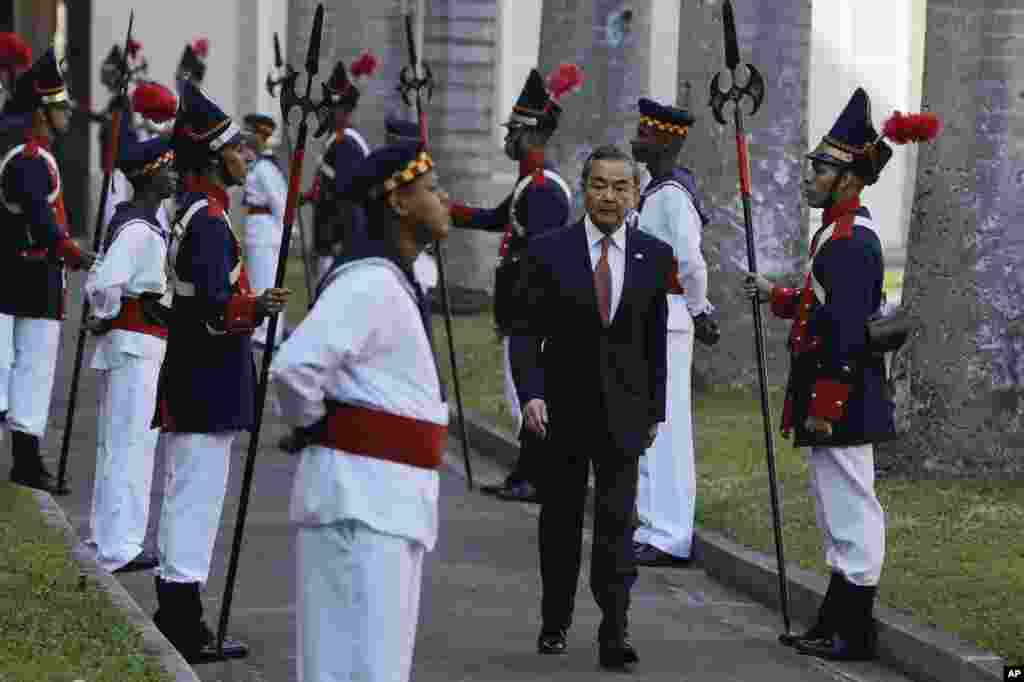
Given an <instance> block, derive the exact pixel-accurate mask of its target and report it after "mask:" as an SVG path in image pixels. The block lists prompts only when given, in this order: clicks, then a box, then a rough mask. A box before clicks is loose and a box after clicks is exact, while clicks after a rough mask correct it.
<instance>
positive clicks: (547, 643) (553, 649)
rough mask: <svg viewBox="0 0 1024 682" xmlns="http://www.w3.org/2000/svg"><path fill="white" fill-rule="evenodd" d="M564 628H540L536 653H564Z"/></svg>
mask: <svg viewBox="0 0 1024 682" xmlns="http://www.w3.org/2000/svg"><path fill="white" fill-rule="evenodd" d="M567 634H568V633H566V631H565V630H541V633H540V637H538V638H537V653H540V654H549V655H550V654H555V655H557V654H564V653H565V649H566V643H565V638H566V635H567Z"/></svg>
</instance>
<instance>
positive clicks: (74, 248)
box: [54, 237, 82, 270]
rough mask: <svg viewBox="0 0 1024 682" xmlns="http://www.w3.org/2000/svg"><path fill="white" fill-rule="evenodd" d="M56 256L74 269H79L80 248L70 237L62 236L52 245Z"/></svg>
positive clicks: (80, 261)
mask: <svg viewBox="0 0 1024 682" xmlns="http://www.w3.org/2000/svg"><path fill="white" fill-rule="evenodd" d="M54 252H56V254H57V257H58V258H61V259H62V260H63V261H64V262H65V263H67V264H68V265H69V266H70V267H72V268H74V269H75V270H79V269H81V267H82V249H81V248H79V246H78V244H76V243H75V240H73V239H71V237H64V238H63V239H61V240H60V241H58V242H57V244H56V246H55V247H54Z"/></svg>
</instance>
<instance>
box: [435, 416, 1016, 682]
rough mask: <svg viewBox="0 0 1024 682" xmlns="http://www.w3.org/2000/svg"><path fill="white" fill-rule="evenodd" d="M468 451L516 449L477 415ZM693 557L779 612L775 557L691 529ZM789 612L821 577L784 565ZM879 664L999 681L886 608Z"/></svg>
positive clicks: (978, 662)
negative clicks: (470, 449)
mask: <svg viewBox="0 0 1024 682" xmlns="http://www.w3.org/2000/svg"><path fill="white" fill-rule="evenodd" d="M458 423H459V420H458V414H456V413H455V411H454V410H453V411H452V413H451V422H450V425H449V428H450V431H451V436H452V438H453V439H455V440H456V441H457V439H458V438H459V429H458ZM466 432H467V435H468V437H469V440H470V444H471V447H472V448H473V449H474V450H476V451H478V452H481V453H486V454H487V456H488V457H489V458H491V459H493V460H494V461H496V462H498V463H499V464H501V465H502V466H504V467H506V468H508V469H511V468H512V467H513V466H514V465H515V461H516V457H517V453H518V450H519V446H518V445H517V444H516V442H515V440H514V438H513V437H512V436H511V435H509V434H507V433H505V432H503V431H501V430H500V429H497V428H495V427H494V426H491V425H490V424H487V423H486V422H485V421H484V420H483V419H481V418H480V417H479V415H474V414H472V413H467V414H466ZM693 554H694V558H695V559H696V560H697V561H699V563H700V564H701V566H702V568H703V569H704V572H705V573H707V574H708V575H710V576H711V577H713V578H715V579H716V580H718V581H719V582H721V583H723V584H725V585H728V586H729V587H732V588H734V589H737V590H739V591H741V592H744V593H746V594H748V595H750V596H751V597H753V598H754V599H756V600H757V601H759V602H761V603H762V604H765V605H766V606H769V607H771V608H773V609H779V607H780V601H779V573H778V570H777V568H776V561H775V557H774V556H769V555H767V554H762V553H760V552H755V551H753V550H750V549H747V548H746V547H742V546H740V545H738V544H736V543H734V542H732V541H731V540H729V539H727V538H725V537H724V536H722V535H720V534H718V533H716V532H714V531H710V530H707V529H704V528H700V527H697V528H696V529H695V530H694V543H693ZM786 579H787V583H788V589H789V610H790V616H791V618H792V619H794V620H796V621H798V622H803V623H810V622H812V621H813V620H814V619H815V616H816V615H817V611H818V605H819V604H820V603H821V600H822V599H824V597H825V589H826V587H827V583H828V581H827V579H826V578H825V576H822V575H819V574H817V573H812V572H810V571H805V570H802V569H800V568H798V567H796V566H793V565H791V564H787V566H786ZM875 620H876V622H877V623H878V647H879V658H880V659H881V661H882V662H883V663H885V664H887V665H889V666H891V667H893V668H896V669H898V670H901V671H902V672H903V673H904V674H906V675H907V676H908V677H910V678H912V679H914V680H918V681H919V682H994V681H1000V680H1002V679H1003V674H1002V671H1003V665H1005V662H1004V661H1003V659H1002V658H1000V657H998V656H996V655H995V654H992V653H990V652H986V651H982V650H981V649H978V648H976V647H974V646H973V645H970V644H967V643H966V642H963V641H961V640H959V639H957V638H956V637H954V636H952V635H950V634H949V633H946V632H943V631H941V630H938V629H937V628H933V627H930V626H924V625H919V624H917V623H915V622H914V621H913V620H912V619H911V618H909V617H908V616H906V615H904V614H902V613H900V612H898V611H895V610H893V609H890V608H886V607H884V606H881V605H878V606H876V607H875Z"/></svg>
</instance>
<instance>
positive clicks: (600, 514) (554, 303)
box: [512, 146, 672, 668]
mask: <svg viewBox="0 0 1024 682" xmlns="http://www.w3.org/2000/svg"><path fill="white" fill-rule="evenodd" d="M583 189H584V193H585V198H584V203H585V207H586V212H587V215H586V217H585V218H584V219H583V220H581V221H579V222H577V223H576V224H574V225H571V226H568V227H565V228H561V229H558V230H555V231H553V232H550V233H546V234H544V235H540V236H538V237H537V238H535V240H533V241H531V242H530V244H529V246H528V251H527V258H526V271H527V274H526V277H525V278H524V280H525V284H524V287H525V291H524V292H523V295H522V296H521V297H518V300H520V301H522V302H523V305H524V307H523V309H522V310H520V311H519V314H518V318H519V321H518V322H517V325H521V326H522V333H524V334H527V335H530V336H536V337H537V338H538V341H537V343H536V344H531V345H530V346H529V347H528V348H524V349H522V350H520V351H519V352H517V353H516V354H515V355H514V357H513V358H512V365H513V372H514V373H515V374H516V383H517V384H518V385H521V386H522V391H521V393H522V397H523V399H524V400H523V404H524V405H525V408H524V410H523V412H524V419H525V421H526V425H527V428H529V429H531V430H533V431H534V432H535V433H537V434H539V435H540V436H541V437H543V438H545V439H546V440H547V442H548V443H547V444H548V447H547V448H546V450H547V456H546V457H545V462H546V463H545V472H544V478H543V484H542V485H541V491H540V493H541V504H542V507H541V514H540V569H541V580H542V583H543V603H542V611H543V625H542V628H541V633H540V637H539V639H538V650H539V651H540V653H544V654H558V653H563V652H564V651H565V647H566V644H565V640H566V633H567V631H568V628H569V625H570V623H571V621H572V610H573V602H574V599H575V595H576V584H577V581H578V579H579V570H580V559H581V553H582V552H581V548H582V533H583V505H584V501H585V500H586V495H587V475H588V470H589V467H590V465H591V464H593V467H594V472H595V477H596V496H595V501H594V516H595V520H594V543H593V544H594V546H593V554H592V563H591V572H590V587H591V590H592V592H593V594H594V598H595V600H596V601H597V603H598V606H600V608H601V611H602V614H603V619H602V621H601V626H600V629H599V630H598V642H599V644H600V661H601V665H602V666H603V667H606V668H624V667H625V666H626V664H630V663H635V662H637V660H638V657H637V654H636V650H635V649H633V647H632V645H631V644H630V642H629V639H628V634H627V621H626V612H627V610H628V608H629V591H630V588H631V587H632V585H633V583H634V582H635V580H636V575H637V572H636V566H635V564H634V558H633V548H632V535H633V527H632V518H633V506H634V502H635V499H636V489H637V488H636V486H637V460H638V458H639V457H640V455H642V454H643V452H644V450H645V449H646V448H647V447H649V446H650V444H651V442H652V441H653V440H654V436H655V435H656V434H657V429H658V424H659V423H660V422H663V421H664V420H665V379H666V370H665V367H666V356H665V355H666V346H665V339H666V325H667V318H668V308H667V299H666V295H667V292H668V285H669V278H670V277H672V248H671V247H670V246H669V245H667V244H665V243H664V242H662V241H660V240H659V239H657V238H655V237H652V236H650V235H647V234H644V233H643V232H641V231H640V230H638V229H636V228H635V227H631V226H626V215H627V212H628V210H629V209H630V208H631V207H632V206H633V203H634V200H635V193H636V184H635V180H634V168H633V162H632V160H631V159H630V158H629V156H627V155H626V154H625V153H623V152H622V151H620V150H619V149H617V148H616V147H613V146H608V147H601V148H599V149H597V150H595V151H594V153H593V154H592V155H591V156H590V158H589V159H588V160H587V162H586V164H585V166H584V170H583ZM517 333H518V332H517Z"/></svg>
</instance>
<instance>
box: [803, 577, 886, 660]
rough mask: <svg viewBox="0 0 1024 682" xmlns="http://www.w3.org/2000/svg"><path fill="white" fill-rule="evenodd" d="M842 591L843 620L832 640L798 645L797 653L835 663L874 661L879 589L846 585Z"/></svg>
mask: <svg viewBox="0 0 1024 682" xmlns="http://www.w3.org/2000/svg"><path fill="white" fill-rule="evenodd" d="M844 582H845V581H844ZM843 591H844V592H845V599H844V602H843V604H844V606H843V616H842V618H841V620H839V622H837V623H836V625H835V630H836V632H835V634H834V635H833V636H832V638H831V639H830V640H812V641H807V642H798V643H797V645H796V648H797V651H799V652H800V653H802V654H808V655H810V656H817V657H819V658H827V659H830V660H833V661H872V660H874V659H875V657H876V655H877V654H876V649H877V639H878V634H877V632H876V630H875V618H874V615H873V614H872V611H873V608H874V603H875V594H876V593H877V591H878V588H877V587H875V586H874V585H870V586H861V585H853V584H851V583H846V584H845V587H844V588H843Z"/></svg>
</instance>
